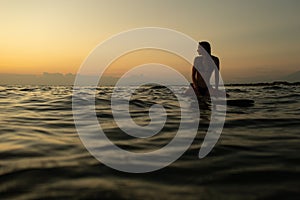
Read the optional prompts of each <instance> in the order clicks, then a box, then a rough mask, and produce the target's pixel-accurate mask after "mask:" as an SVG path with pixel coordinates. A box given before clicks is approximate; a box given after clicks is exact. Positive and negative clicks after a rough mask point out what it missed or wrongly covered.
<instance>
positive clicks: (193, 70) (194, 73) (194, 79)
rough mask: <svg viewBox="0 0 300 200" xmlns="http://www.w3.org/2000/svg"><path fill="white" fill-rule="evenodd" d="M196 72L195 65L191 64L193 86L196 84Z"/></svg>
mask: <svg viewBox="0 0 300 200" xmlns="http://www.w3.org/2000/svg"><path fill="white" fill-rule="evenodd" d="M196 74H197V70H196V69H195V67H194V66H193V69H192V81H193V85H194V87H196V86H197V78H196Z"/></svg>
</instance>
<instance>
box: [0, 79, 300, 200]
mask: <svg viewBox="0 0 300 200" xmlns="http://www.w3.org/2000/svg"><path fill="white" fill-rule="evenodd" d="M173 87H175V88H177V89H178V90H182V91H184V90H185V89H186V88H183V87H182V86H173ZM83 89H84V91H86V92H89V91H96V114H97V117H98V118H99V123H101V124H102V127H103V129H104V130H103V131H104V132H105V134H106V135H107V137H108V138H110V139H111V141H113V142H114V143H115V144H116V145H118V146H119V147H121V148H123V149H126V150H127V151H132V152H137V151H151V150H155V149H159V148H162V147H163V146H165V145H167V144H168V143H169V142H170V141H171V140H172V138H173V137H174V136H175V134H176V131H177V130H178V126H179V123H180V112H179V105H178V102H177V101H176V100H177V99H176V97H175V96H174V95H172V94H171V93H170V91H168V90H166V88H164V87H152V86H151V87H150V86H144V87H141V88H140V89H139V91H138V92H136V93H135V95H134V97H133V98H132V100H131V101H130V102H131V105H130V110H131V117H132V118H133V119H134V120H135V122H136V123H137V124H140V125H142V126H145V125H147V124H148V123H149V121H150V118H149V115H148V109H149V106H151V105H152V104H153V103H157V104H161V105H163V106H164V107H165V109H166V111H167V113H168V118H167V122H166V124H165V126H164V128H163V129H162V130H161V132H160V133H159V134H158V135H155V136H153V138H152V139H145V140H143V139H138V140H137V139H136V138H132V137H128V135H126V134H123V132H122V131H121V130H120V129H119V128H118V126H117V124H116V123H115V122H114V119H113V115H112V113H111V110H110V95H111V93H112V90H113V88H112V87H107V86H105V87H104V86H103V87H98V88H96V89H95V88H88V87H86V88H83ZM226 90H227V92H228V93H229V94H230V95H231V98H236V99H252V100H254V101H255V104H254V105H253V106H247V107H240V106H228V107H227V114H226V120H225V124H224V128H223V131H222V134H221V136H220V138H219V140H218V142H217V143H216V145H215V146H214V148H213V150H212V151H211V152H210V153H209V154H208V155H207V156H206V157H205V158H202V159H199V157H198V154H199V149H200V147H201V144H202V141H203V138H204V136H205V134H206V131H207V127H208V124H209V120H210V117H209V116H210V114H211V113H210V112H211V109H210V105H205V106H200V112H201V115H200V118H201V119H200V123H199V127H198V132H197V135H196V138H195V139H194V141H193V143H192V145H191V146H190V147H189V148H188V150H187V151H186V152H185V153H184V154H183V155H182V156H181V157H180V158H179V159H178V160H176V161H175V162H173V163H172V164H170V165H169V166H167V167H165V168H162V169H160V170H157V171H154V172H149V173H126V172H121V171H118V170H115V169H112V168H110V167H108V166H106V165H104V164H103V163H101V162H100V161H98V160H97V159H96V158H94V157H93V156H92V155H91V154H90V153H89V151H88V150H87V149H86V148H85V146H84V145H83V143H82V142H81V140H80V138H79V136H78V133H77V131H76V128H75V124H74V118H73V112H72V92H73V88H72V87H71V86H0V110H1V112H0V199H16V200H17V199H146V200H147V199H185V200H188V199H200V200H201V199H243V200H247V199H299V195H300V191H299V185H300V153H299V152H300V145H299V144H300V132H299V130H300V115H299V114H300V85H299V84H285V83H274V84H256V85H251V84H249V85H230V86H227V87H226ZM125 92H126V91H124V95H125ZM190 101H191V102H193V99H191V100H190Z"/></svg>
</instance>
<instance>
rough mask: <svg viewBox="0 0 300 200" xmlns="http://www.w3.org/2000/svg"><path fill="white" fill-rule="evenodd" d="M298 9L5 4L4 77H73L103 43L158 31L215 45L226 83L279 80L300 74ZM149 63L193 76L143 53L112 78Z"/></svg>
mask: <svg viewBox="0 0 300 200" xmlns="http://www.w3.org/2000/svg"><path fill="white" fill-rule="evenodd" d="M299 9H300V1H297V0H287V1H283V0H264V1H261V0H254V1H244V0H227V1H217V0H205V1H201V0H185V1H183V0H151V1H148V0H72V1H71V0H26V1H22V0H0V25H1V31H0V74H41V73H43V72H49V73H64V74H65V73H73V74H75V73H76V72H77V70H78V69H79V67H80V65H81V63H82V62H83V61H84V59H85V58H86V57H87V56H88V54H89V52H90V51H92V50H93V49H94V48H95V47H96V46H97V45H98V44H99V43H101V42H102V41H104V40H105V39H107V38H109V37H111V36H112V35H114V34H118V33H119V32H122V31H126V30H129V29H132V28H139V27H149V26H152V27H153V26H154V27H164V28H169V29H174V30H176V31H179V32H182V33H184V34H187V35H189V36H190V37H192V38H193V39H195V40H197V41H201V40H208V41H210V42H211V44H212V51H213V54H215V55H217V56H219V57H220V60H221V72H222V75H223V78H224V80H225V81H226V80H233V79H243V78H245V79H251V78H253V77H267V78H272V77H274V78H276V77H278V76H281V75H287V74H289V73H293V72H295V71H299V70H300V56H299V55H298V54H299V52H300V23H299V19H300V12H299ZM108 53H109V51H108ZM148 62H159V63H162V64H166V65H170V66H172V67H174V68H176V69H178V70H179V71H180V72H181V73H182V74H184V75H186V76H189V74H190V71H191V69H190V66H189V64H188V63H187V62H186V61H184V60H182V59H181V58H179V57H178V56H175V55H172V54H169V53H167V52H162V51H155V50H144V51H138V52H132V53H130V54H127V55H124V56H122V57H121V58H120V59H118V60H116V61H115V62H114V63H113V64H112V66H111V67H110V68H109V69H108V71H107V75H110V76H119V75H120V74H122V73H124V72H125V71H126V70H128V69H129V68H131V67H134V66H136V65H139V64H143V63H148Z"/></svg>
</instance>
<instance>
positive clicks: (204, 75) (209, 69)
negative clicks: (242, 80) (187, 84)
mask: <svg viewBox="0 0 300 200" xmlns="http://www.w3.org/2000/svg"><path fill="white" fill-rule="evenodd" d="M197 51H198V53H199V56H197V57H196V58H195V60H194V66H193V69H192V80H193V83H192V87H193V89H194V91H195V93H196V95H197V96H209V90H210V89H213V88H212V86H211V85H210V78H211V76H212V73H213V72H214V71H215V90H211V91H216V92H217V91H218V87H219V69H220V62H219V58H218V57H216V56H213V55H211V47H210V44H209V43H208V42H206V41H203V42H199V47H198V50H197ZM215 66H216V67H215Z"/></svg>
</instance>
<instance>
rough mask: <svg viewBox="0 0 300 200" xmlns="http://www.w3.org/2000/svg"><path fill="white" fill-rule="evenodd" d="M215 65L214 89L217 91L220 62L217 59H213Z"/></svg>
mask: <svg viewBox="0 0 300 200" xmlns="http://www.w3.org/2000/svg"><path fill="white" fill-rule="evenodd" d="M215 64H216V66H217V70H216V71H215V89H216V90H218V89H219V71H220V61H219V58H217V57H215Z"/></svg>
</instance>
